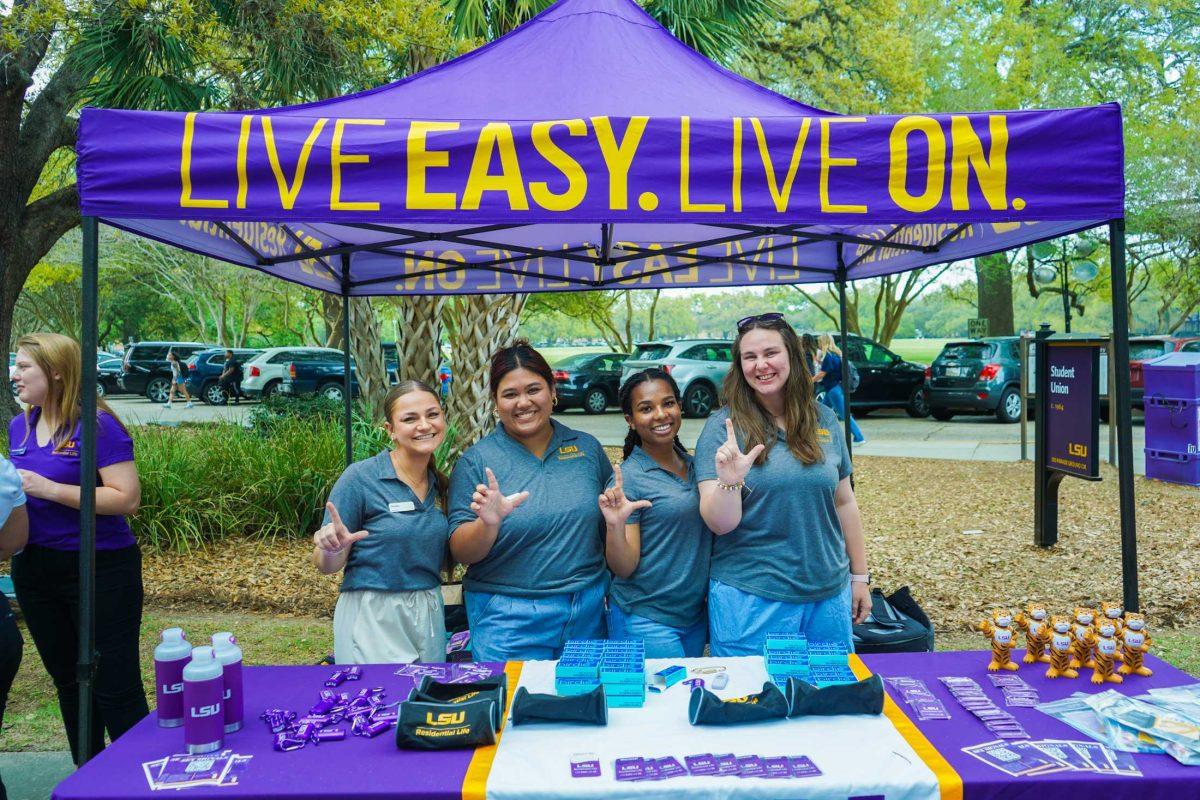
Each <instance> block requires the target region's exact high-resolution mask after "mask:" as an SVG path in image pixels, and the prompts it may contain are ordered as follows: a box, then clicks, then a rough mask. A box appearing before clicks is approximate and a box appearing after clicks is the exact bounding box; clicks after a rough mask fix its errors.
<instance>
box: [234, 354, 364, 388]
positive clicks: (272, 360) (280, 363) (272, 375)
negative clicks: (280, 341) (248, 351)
mask: <svg viewBox="0 0 1200 800" xmlns="http://www.w3.org/2000/svg"><path fill="white" fill-rule="evenodd" d="M330 356H335V357H337V358H342V351H341V350H334V349H333V348H331V347H268V348H267V349H266V350H263V351H262V352H261V353H259V354H258V355H257V356H255V357H254V358H252V359H250V360H249V361H247V362H245V363H244V364H243V365H242V392H243V393H244V394H245V395H246V396H247V397H270V396H271V395H273V394H274V393H275V392H276V390H278V389H279V384H280V383H282V382H283V380H284V378H286V377H287V373H286V370H287V365H288V364H290V363H292V362H293V361H304V360H305V359H308V358H321V359H328V358H329V357H330Z"/></svg>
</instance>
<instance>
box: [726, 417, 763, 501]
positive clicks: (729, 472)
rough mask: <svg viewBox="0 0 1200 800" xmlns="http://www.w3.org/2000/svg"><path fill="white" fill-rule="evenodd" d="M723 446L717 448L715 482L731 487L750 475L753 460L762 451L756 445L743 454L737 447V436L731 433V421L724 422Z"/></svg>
mask: <svg viewBox="0 0 1200 800" xmlns="http://www.w3.org/2000/svg"><path fill="white" fill-rule="evenodd" d="M725 433H726V436H725V444H723V445H721V446H720V447H718V448H717V480H718V481H720V482H721V483H725V484H729V485H733V484H735V483H741V482H742V481H744V480H745V479H746V476H747V475H748V474H749V473H750V467H751V466H753V465H754V460H755V459H756V458H758V454H759V453H761V452H762V451H763V449H764V448H763V445H761V444H756V445H754V447H752V448H750V452H749V453H743V452H742V449H741V448H740V447H739V446H738V442H737V436H735V435H734V433H733V420H731V419H726V420H725Z"/></svg>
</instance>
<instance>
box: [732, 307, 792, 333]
mask: <svg viewBox="0 0 1200 800" xmlns="http://www.w3.org/2000/svg"><path fill="white" fill-rule="evenodd" d="M756 322H783V314H781V313H779V312H778V311H771V312H768V313H766V314H755V315H754V316H751V317H742V318H741V319H739V320H738V321H737V329H738V333H741V332H742V331H744V330H746V328H748V327H750V326H751V325H753V324H754V323H756Z"/></svg>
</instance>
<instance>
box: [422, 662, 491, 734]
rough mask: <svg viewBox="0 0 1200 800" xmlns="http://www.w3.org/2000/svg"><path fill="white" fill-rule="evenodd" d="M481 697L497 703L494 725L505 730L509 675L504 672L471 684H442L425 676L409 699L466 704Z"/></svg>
mask: <svg viewBox="0 0 1200 800" xmlns="http://www.w3.org/2000/svg"><path fill="white" fill-rule="evenodd" d="M479 697H488V698H491V699H492V700H495V701H496V718H495V719H494V720H493V725H494V727H495V728H496V730H500V729H501V728H503V727H504V708H505V703H506V702H507V701H508V675H506V674H504V673H503V672H500V673H497V674H495V675H493V676H492V677H490V678H484V679H483V680H479V681H471V682H470V683H441V682H439V681H435V680H434V679H433V678H431V677H429V676H428V675H423V676H421V682H420V683H418V684H417V688H415V689H413V691H412V694H410V695H409V696H408V699H409V700H422V701H426V702H431V703H464V702H466V701H468V700H474V699H476V698H479Z"/></svg>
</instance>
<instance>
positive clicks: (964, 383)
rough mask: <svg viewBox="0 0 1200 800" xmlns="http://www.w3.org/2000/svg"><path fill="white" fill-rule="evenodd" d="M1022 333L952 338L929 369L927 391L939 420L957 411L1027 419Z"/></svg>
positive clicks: (958, 412) (1007, 419)
mask: <svg viewBox="0 0 1200 800" xmlns="http://www.w3.org/2000/svg"><path fill="white" fill-rule="evenodd" d="M1020 342H1021V340H1020V338H1019V337H1017V336H996V337H991V338H988V339H964V340H962V341H958V342H947V343H946V345H945V346H944V347H942V352H941V353H939V354H938V357H937V358H935V359H934V360H933V364H932V365H930V367H929V373H928V385H927V392H928V395H929V409H930V413H932V414H933V417H934V419H937V420H941V421H943V422H944V421H946V420H949V419H951V418H953V417H954V415H955V414H995V415H996V419H998V420H999V421H1000V422H1016V421H1018V420H1019V419H1020V418H1021V352H1020Z"/></svg>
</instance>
